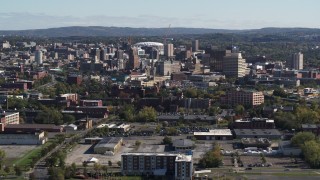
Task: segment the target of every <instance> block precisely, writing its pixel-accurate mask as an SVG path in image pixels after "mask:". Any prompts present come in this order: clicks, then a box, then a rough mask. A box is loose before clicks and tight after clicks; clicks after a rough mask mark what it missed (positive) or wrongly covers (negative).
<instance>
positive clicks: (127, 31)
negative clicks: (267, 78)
mask: <svg viewBox="0 0 320 180" xmlns="http://www.w3.org/2000/svg"><path fill="white" fill-rule="evenodd" d="M166 33H168V34H169V36H170V35H182V34H186V35H187V34H213V33H235V34H238V33H239V34H241V33H245V34H247V33H248V34H255V33H261V34H275V33H289V34H292V33H294V34H320V29H312V28H262V29H252V30H227V29H206V28H170V29H168V28H130V27H102V26H89V27H84V26H71V27H60V28H49V29H33V30H11V31H1V30H0V35H1V36H3V35H5V36H31V37H70V36H109V37H111V36H164V35H165V34H166Z"/></svg>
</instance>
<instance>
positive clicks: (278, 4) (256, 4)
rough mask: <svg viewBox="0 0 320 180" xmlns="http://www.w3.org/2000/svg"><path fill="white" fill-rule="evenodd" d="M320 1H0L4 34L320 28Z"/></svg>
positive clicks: (0, 23) (0, 16)
mask: <svg viewBox="0 0 320 180" xmlns="http://www.w3.org/2000/svg"><path fill="white" fill-rule="evenodd" d="M319 7H320V1H319V0H157V1H156V0H0V30H24V29H43V28H53V27H66V26H118V27H147V28H151V27H152V28H154V27H155V28H157V27H169V25H170V26H171V27H194V28H213V29H258V28H263V27H307V28H320V21H319V20H318V18H319V17H320V10H318V9H319Z"/></svg>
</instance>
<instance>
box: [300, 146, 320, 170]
mask: <svg viewBox="0 0 320 180" xmlns="http://www.w3.org/2000/svg"><path fill="white" fill-rule="evenodd" d="M302 153H303V156H304V159H305V161H306V162H307V163H308V164H309V165H310V167H312V168H320V144H319V143H318V142H316V141H315V140H311V141H306V142H305V143H304V144H303V145H302Z"/></svg>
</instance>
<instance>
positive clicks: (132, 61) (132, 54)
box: [128, 48, 140, 70]
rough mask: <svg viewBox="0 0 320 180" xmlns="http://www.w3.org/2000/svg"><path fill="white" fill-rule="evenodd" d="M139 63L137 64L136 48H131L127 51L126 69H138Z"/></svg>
mask: <svg viewBox="0 0 320 180" xmlns="http://www.w3.org/2000/svg"><path fill="white" fill-rule="evenodd" d="M139 66H140V62H139V56H138V50H137V49H136V48H131V49H130V50H129V63H128V69H130V70H131V69H135V68H139Z"/></svg>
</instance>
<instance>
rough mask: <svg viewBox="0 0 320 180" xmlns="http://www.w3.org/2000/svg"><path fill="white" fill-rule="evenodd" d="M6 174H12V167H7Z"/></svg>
mask: <svg viewBox="0 0 320 180" xmlns="http://www.w3.org/2000/svg"><path fill="white" fill-rule="evenodd" d="M4 172H6V173H7V174H9V173H10V172H11V167H10V166H6V167H5V168H4Z"/></svg>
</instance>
